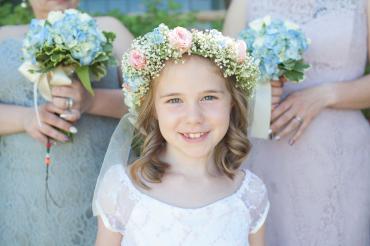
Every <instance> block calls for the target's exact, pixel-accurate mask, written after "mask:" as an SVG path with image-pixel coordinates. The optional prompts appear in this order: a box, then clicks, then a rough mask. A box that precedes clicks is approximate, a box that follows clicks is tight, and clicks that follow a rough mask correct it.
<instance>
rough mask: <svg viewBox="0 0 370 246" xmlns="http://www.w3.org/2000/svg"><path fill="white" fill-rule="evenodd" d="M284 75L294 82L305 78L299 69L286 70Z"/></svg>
mask: <svg viewBox="0 0 370 246" xmlns="http://www.w3.org/2000/svg"><path fill="white" fill-rule="evenodd" d="M284 76H285V77H286V78H287V79H288V80H289V81H292V82H299V81H302V80H303V78H304V77H303V73H301V72H297V71H294V70H293V71H286V72H284Z"/></svg>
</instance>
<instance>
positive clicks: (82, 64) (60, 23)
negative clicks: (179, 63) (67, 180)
mask: <svg viewBox="0 0 370 246" xmlns="http://www.w3.org/2000/svg"><path fill="white" fill-rule="evenodd" d="M114 39H115V34H114V33H112V32H103V31H101V30H99V29H98V27H97V24H96V21H95V20H94V19H93V18H92V17H91V16H89V15H88V14H85V13H81V12H79V11H77V10H73V9H69V10H66V11H64V12H61V11H53V12H50V13H49V14H48V17H47V19H46V20H37V19H33V20H32V21H31V24H30V28H29V31H28V33H27V34H26V37H25V39H24V41H23V47H22V51H23V60H24V62H23V64H22V65H21V66H20V68H19V71H20V72H21V73H22V74H23V75H24V76H25V77H26V78H27V79H29V80H30V81H31V82H33V83H34V102H35V110H36V116H37V120H38V123H39V125H40V126H41V121H40V117H39V113H38V110H37V98H38V96H37V92H40V94H41V96H42V97H43V98H44V99H46V100H47V101H51V100H52V96H51V88H52V87H53V86H61V85H69V84H71V83H72V80H71V78H70V77H71V76H77V77H78V78H79V80H80V81H81V83H82V85H83V86H84V88H85V89H86V90H87V91H88V92H89V93H90V94H92V95H94V91H93V89H92V85H91V80H100V79H101V78H103V77H104V76H105V75H106V73H107V66H109V65H115V64H116V62H115V59H114V58H113V55H112V49H113V46H112V43H113V41H114ZM50 148H51V144H50V139H48V144H47V146H46V157H45V164H46V167H47V169H46V188H47V192H48V194H49V195H50V193H49V191H48V186H47V180H48V167H49V164H50ZM50 197H51V199H52V200H53V202H54V199H53V198H52V196H51V195H50ZM54 204H56V203H55V202H54Z"/></svg>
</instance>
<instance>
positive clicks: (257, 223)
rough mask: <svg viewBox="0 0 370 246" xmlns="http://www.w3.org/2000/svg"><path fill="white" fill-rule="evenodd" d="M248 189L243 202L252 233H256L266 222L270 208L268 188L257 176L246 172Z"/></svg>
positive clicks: (245, 190)
mask: <svg viewBox="0 0 370 246" xmlns="http://www.w3.org/2000/svg"><path fill="white" fill-rule="evenodd" d="M246 181H247V182H246V187H245V189H244V192H243V195H242V200H243V202H244V204H245V205H246V207H247V209H248V211H249V215H250V227H249V228H250V229H249V232H250V233H256V232H257V231H258V230H259V229H260V228H261V226H262V225H263V223H264V222H265V220H266V217H267V213H268V211H269V208H270V202H269V200H268V196H267V190H266V186H265V185H264V183H263V182H262V180H261V179H259V178H258V177H257V176H256V175H254V174H253V173H251V172H250V171H248V170H246Z"/></svg>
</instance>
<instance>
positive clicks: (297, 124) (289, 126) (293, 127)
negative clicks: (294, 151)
mask: <svg viewBox="0 0 370 246" xmlns="http://www.w3.org/2000/svg"><path fill="white" fill-rule="evenodd" d="M300 125H301V122H299V121H297V120H295V119H294V117H293V118H292V119H291V120H290V122H289V123H288V124H287V126H286V127H284V128H283V130H281V131H280V132H278V133H276V134H275V135H276V136H278V137H279V138H283V137H285V136H287V135H288V134H290V133H292V132H294V131H297V129H298V127H300Z"/></svg>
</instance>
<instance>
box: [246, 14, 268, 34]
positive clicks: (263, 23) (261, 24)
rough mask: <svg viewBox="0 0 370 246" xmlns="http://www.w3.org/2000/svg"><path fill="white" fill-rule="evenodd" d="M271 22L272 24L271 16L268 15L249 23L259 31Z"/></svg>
mask: <svg viewBox="0 0 370 246" xmlns="http://www.w3.org/2000/svg"><path fill="white" fill-rule="evenodd" d="M270 24H271V16H269V15H267V16H265V17H264V18H262V19H257V20H255V21H252V22H251V23H249V27H250V28H252V29H253V30H255V31H256V32H259V31H261V30H262V28H263V27H264V26H268V25H270Z"/></svg>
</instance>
